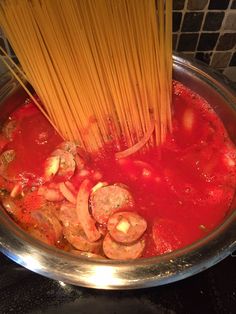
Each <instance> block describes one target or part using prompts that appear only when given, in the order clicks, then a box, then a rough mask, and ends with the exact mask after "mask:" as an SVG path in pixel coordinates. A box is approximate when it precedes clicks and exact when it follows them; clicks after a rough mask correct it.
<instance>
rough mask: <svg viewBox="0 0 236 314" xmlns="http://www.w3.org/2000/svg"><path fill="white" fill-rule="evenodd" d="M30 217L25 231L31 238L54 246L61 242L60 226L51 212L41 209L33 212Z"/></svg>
mask: <svg viewBox="0 0 236 314" xmlns="http://www.w3.org/2000/svg"><path fill="white" fill-rule="evenodd" d="M31 217H32V222H31V223H30V224H28V227H27V231H28V232H29V233H30V234H31V235H32V236H34V237H36V238H37V239H39V240H41V241H43V242H45V243H47V244H50V245H56V244H57V243H58V242H59V241H60V240H61V238H62V226H61V224H60V222H59V220H58V219H57V217H56V215H55V214H54V213H53V210H49V209H43V208H41V209H39V210H36V211H33V212H32V214H31Z"/></svg>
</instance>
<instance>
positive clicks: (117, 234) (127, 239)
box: [107, 212, 147, 244]
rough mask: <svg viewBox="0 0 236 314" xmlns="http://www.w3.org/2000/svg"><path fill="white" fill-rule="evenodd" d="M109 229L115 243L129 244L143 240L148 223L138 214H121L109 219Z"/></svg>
mask: <svg viewBox="0 0 236 314" xmlns="http://www.w3.org/2000/svg"><path fill="white" fill-rule="evenodd" d="M107 229H108V231H109V232H110V235H111V236H112V238H113V239H114V240H115V241H117V242H120V243H125V244H128V243H132V242H135V241H136V240H138V239H139V238H141V236H142V235H143V233H144V232H145V230H146V229H147V222H146V220H145V219H144V218H143V217H141V216H139V215H138V214H136V213H133V212H119V213H115V214H114V215H112V216H111V217H110V218H109V220H108V224H107Z"/></svg>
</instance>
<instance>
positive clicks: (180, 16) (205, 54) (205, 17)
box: [0, 0, 236, 81]
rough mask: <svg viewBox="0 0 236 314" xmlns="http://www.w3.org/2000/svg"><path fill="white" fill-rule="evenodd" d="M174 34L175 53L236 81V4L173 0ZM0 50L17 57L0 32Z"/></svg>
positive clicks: (231, 1) (230, 1) (224, 0)
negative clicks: (193, 59) (191, 58)
mask: <svg viewBox="0 0 236 314" xmlns="http://www.w3.org/2000/svg"><path fill="white" fill-rule="evenodd" d="M166 1H168V0H166ZM173 32H174V34H173V47H174V50H175V51H179V52H182V53H184V54H186V55H188V56H191V57H193V58H196V59H199V60H201V61H203V62H205V63H207V64H209V65H210V66H212V67H213V68H215V69H218V70H220V71H221V72H223V73H224V74H225V75H226V76H228V77H229V78H230V79H231V80H233V81H236V0H173ZM0 46H2V47H3V48H4V49H6V51H7V52H8V53H9V54H10V55H11V56H14V52H13V51H12V49H11V47H10V46H9V44H8V42H7V40H6V38H5V37H4V34H2V32H1V31H0ZM1 71H3V68H2V67H1V66H0V72H1Z"/></svg>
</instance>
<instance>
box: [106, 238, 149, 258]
mask: <svg viewBox="0 0 236 314" xmlns="http://www.w3.org/2000/svg"><path fill="white" fill-rule="evenodd" d="M144 247H145V240H144V239H142V240H139V241H138V242H135V243H133V244H130V245H124V244H121V243H118V242H115V241H114V240H113V239H112V237H111V236H110V234H109V233H108V234H107V235H106V237H105V239H104V241H103V252H104V254H105V255H106V256H107V257H108V258H110V259H121V260H127V259H136V258H139V257H140V256H141V255H142V252H143V250H144Z"/></svg>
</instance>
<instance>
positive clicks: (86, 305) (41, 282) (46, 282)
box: [0, 253, 236, 314]
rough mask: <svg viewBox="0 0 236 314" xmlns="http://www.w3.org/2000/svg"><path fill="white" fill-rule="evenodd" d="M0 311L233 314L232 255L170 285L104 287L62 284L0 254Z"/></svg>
mask: <svg viewBox="0 0 236 314" xmlns="http://www.w3.org/2000/svg"><path fill="white" fill-rule="evenodd" d="M0 313H1V314H7V313H13V314H18V313H19V314H26V313H27V314H40V313H45V314H48V313H50V314H51V313H52V314H54V313H55V314H56V313H57V314H58V313H63V314H67V313H68V314H74V313H76V314H93V313H94V314H103V313H106V314H118V313H121V314H149V313H150V314H154V313H161V314H174V313H184V314H188V313H196V314H204V313H206V314H214V313H219V314H231V313H232V314H234V313H236V257H228V258H227V259H225V260H224V261H222V262H221V263H219V264H217V265H215V266H214V267H212V268H211V269H208V270H206V271H204V272H202V273H200V274H198V275H195V276H193V277H191V278H188V279H185V280H182V281H180V282H176V283H173V284H170V285H166V286H161V287H156V288H148V289H141V290H134V291H105V290H93V289H87V288H81V287H74V286H70V285H63V283H60V282H58V281H54V280H51V279H47V278H44V277H42V276H40V275H37V274H35V273H33V272H31V271H29V270H27V269H25V268H23V267H21V266H18V265H17V264H15V263H14V262H12V261H10V260H9V259H8V258H6V257H4V256H3V255H2V254H1V253H0Z"/></svg>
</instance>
